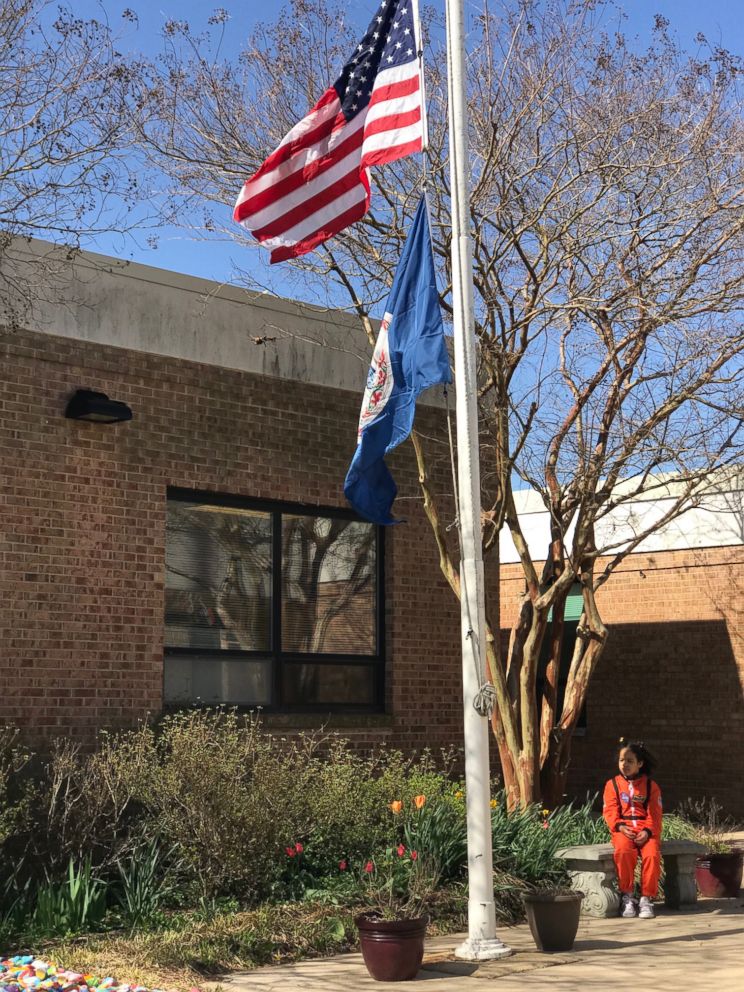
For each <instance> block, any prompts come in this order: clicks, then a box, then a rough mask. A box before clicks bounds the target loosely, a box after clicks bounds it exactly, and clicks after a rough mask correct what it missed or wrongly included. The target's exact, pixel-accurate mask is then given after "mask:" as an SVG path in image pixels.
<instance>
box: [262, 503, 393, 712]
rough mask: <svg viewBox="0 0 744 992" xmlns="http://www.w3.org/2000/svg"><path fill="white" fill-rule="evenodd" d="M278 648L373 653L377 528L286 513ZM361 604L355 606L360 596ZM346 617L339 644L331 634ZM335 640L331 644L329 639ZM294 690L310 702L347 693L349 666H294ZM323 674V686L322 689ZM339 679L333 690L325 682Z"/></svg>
mask: <svg viewBox="0 0 744 992" xmlns="http://www.w3.org/2000/svg"><path fill="white" fill-rule="evenodd" d="M282 562H283V567H284V574H283V602H282V636H283V644H282V647H283V649H284V650H285V651H290V652H297V653H303V654H304V653H309V654H314V653H321V652H329V653H330V652H331V650H332V648H334V647H335V649H336V653H348V654H353V653H355V652H359V653H361V654H371V653H373V652H374V650H375V647H376V645H375V642H374V639H375V610H374V597H373V595H371V593H372V592H373V582H374V576H375V531H374V527H372V526H370V525H369V524H360V523H359V522H357V521H352V520H342V519H338V518H328V517H309V516H285V517H284V518H283V529H282ZM360 599H361V601H362V604H363V605H362V608H361V609H358V607H359V601H360ZM341 618H343V619H345V620H346V624H345V625H344V627H345V629H344V631H343V634H342V636H343V638H344V640H343V643H342V644H341V645H340V646H339V645H337V644H336V643H335V642H336V641H337V638H336V637H333V638H331V636H330V635H331V633H332V629H333V624H334V621H337V620H338V619H341ZM331 641H332V642H333V643H329V642H331ZM291 672H292V675H291V677H292V680H293V683H294V691H293V695H295V696H296V698H298V699H299V700H301V701H306V702H313V701H314V700H317V699H318V698H319V697H321V696H328V695H329V691H330V695H331V696H338V697H339V698H345V697H346V696H347V692H346V691H345V688H344V682H345V680H346V679H347V678H348V674H349V673H348V668H347V666H338V668H337V669H334V668H333V666H329V665H324V666H323V667H322V672H321V669H320V668H318V667H317V666H315V665H308V664H305V665H293V666H292V667H291ZM321 675H322V677H323V679H324V682H325V685H324V686H323V687H322V688H321V686H320V679H321ZM334 677H335V678H336V679H338V680H341V684H340V685H339V686H338V687H336V692H334V691H333V688H332V687H331V686H329V685H328V684H327V683H328V682H329V681H331V680H333V679H334Z"/></svg>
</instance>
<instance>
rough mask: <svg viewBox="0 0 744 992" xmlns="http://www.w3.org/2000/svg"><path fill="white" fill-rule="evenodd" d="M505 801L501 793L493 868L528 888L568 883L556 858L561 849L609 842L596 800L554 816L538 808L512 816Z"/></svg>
mask: <svg viewBox="0 0 744 992" xmlns="http://www.w3.org/2000/svg"><path fill="white" fill-rule="evenodd" d="M505 800H506V797H505V794H504V793H501V794H500V795H499V796H498V798H497V800H496V805H495V808H494V810H493V813H492V816H491V823H492V828H493V851H494V866H495V867H496V868H497V870H498V871H500V872H502V873H504V874H505V875H507V876H511V877H515V878H517V879H519V880H520V881H521V882H523V883H525V884H527V885H529V886H535V887H537V886H540V885H543V886H544V885H563V884H565V883H566V881H567V875H566V870H565V866H564V864H563V862H562V861H561V860H560V859H559V858H556V856H555V852H556V851H557V850H559V849H560V848H562V847H570V846H572V845H574V844H598V843H605V842H607V841H608V840H609V833H608V831H607V827H606V825H605V823H604V821H603V820H601V819H599V818H598V817H597V816H596V814H594V813H593V805H594V799H587V800H586V802H585V803H583V804H582V805H581V806H574V805H573V804H569V805H567V806H561V807H559V808H558V809H556V810H553V811H552V812H548V811H545V810H542V809H541V808H540V806H539V804H535V805H533V806H528V807H527V808H526V809H518V810H513V811H512V812H509V811H508V810H507V808H506V801H505Z"/></svg>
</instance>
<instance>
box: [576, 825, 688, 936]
mask: <svg viewBox="0 0 744 992" xmlns="http://www.w3.org/2000/svg"><path fill="white" fill-rule="evenodd" d="M704 850H705V848H704V847H703V846H702V844H696V843H695V842H694V841H691V840H665V841H662V843H661V854H662V857H663V858H664V872H665V878H664V901H665V903H666V905H667V906H668V907H669V908H670V909H679V908H680V906H689V905H694V903H695V902H697V887H696V885H695V858H696V857H697V855H698V854H702V853H703V852H704ZM556 853H557V857H559V858H562V859H563V860H564V861H565V863H566V869H567V871H568V874H569V877H570V879H571V888H572V889H574V890H575V891H578V892H583V893H584V901H583V903H582V906H581V911H582V912H583V913H585V914H586V915H587V916H598V917H602V918H604V917H608V916H617V914H618V912H619V909H620V894H619V892H618V890H617V876H616V873H615V862H614V861H613V858H612V844H584V845H582V846H578V847H564V848H563V849H562V850H560V851H557V852H556Z"/></svg>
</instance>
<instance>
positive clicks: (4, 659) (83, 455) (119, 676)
mask: <svg viewBox="0 0 744 992" xmlns="http://www.w3.org/2000/svg"><path fill="white" fill-rule="evenodd" d="M251 346H252V345H251ZM0 352H1V354H2V358H1V361H2V365H1V371H0V378H1V379H2V386H1V389H0V464H2V471H3V485H2V492H1V494H0V501H1V503H0V507H1V512H0V583H2V587H1V591H2V596H1V597H0V645H1V648H0V686H1V688H2V692H0V719H1V720H6V721H12V722H14V723H18V724H20V726H21V727H22V728H23V729H24V732H25V734H26V737H27V739H29V740H31V741H33V742H35V743H37V744H40V743H43V741H44V740H45V739H47V738H49V737H51V736H54V735H57V734H61V733H64V734H69V735H71V736H73V737H75V738H78V739H80V740H83V741H90V740H91V739H92V737H93V734H94V732H95V730H96V728H99V727H107V728H116V727H126V726H129V725H132V724H134V723H135V722H136V721H137V720H138V719H141V718H145V717H147V716H148V714H154V713H158V712H159V711H160V709H161V704H162V681H163V672H162V656H163V610H164V552H165V547H164V542H165V510H166V489H167V487H168V486H179V487H185V488H191V489H195V490H210V491H215V492H222V493H228V494H232V495H243V496H247V497H254V498H264V499H277V500H286V501H289V502H296V503H302V504H311V505H312V504H320V505H328V506H346V505H347V504H346V502H345V500H344V497H343V488H342V487H343V479H344V476H345V473H346V469H347V467H348V462H349V459H350V457H351V454H352V452H353V448H354V443H355V429H356V422H357V418H358V412H359V402H360V397H359V396H358V395H353V394H351V393H349V392H344V391H341V390H333V389H324V390H319V389H318V387H315V386H307V385H303V384H300V383H295V382H289V381H283V380H278V379H272V378H268V377H262V376H258V375H252V374H249V373H241V372H235V371H229V370H223V369H218V368H214V367H209V366H203V365H197V364H195V363H189V362H183V361H177V360H173V359H166V358H158V357H153V356H148V355H143V354H139V353H136V352H132V351H126V350H123V349H116V348H108V347H103V346H99V345H92V344H88V343H82V342H75V341H70V340H66V339H62V338H57V337H52V336H47V335H32V334H15V335H6V336H5V337H4V338H2V339H1V340H0ZM79 387H88V388H94V389H97V390H101V391H103V392H106V393H108V394H109V395H110V396H111V397H113V398H115V399H117V400H123V401H125V402H126V403H128V404H130V406H131V407H132V409H133V411H134V419H133V421H132V422H131V423H125V424H119V425H115V426H104V425H100V424H99V425H95V424H90V423H79V422H74V421H70V420H66V419H65V418H64V416H63V413H64V408H65V403H66V399H67V398H68V397H69V395H70V394H71V393H72V392H74V390H75V389H77V388H79ZM436 417H437V415H436V414H433V413H432V412H431V411H426V410H421V411H420V418H419V419H420V423H421V424H422V426H423V427H424V428H425V429H427V430H429V431H431V430H432V429H433V425H434V420H435V419H436ZM445 454H446V451H445ZM441 464H442V472H441V473H440V476H441V477H440V478H439V479H438V477H437V474H436V471H435V484H437V485H438V486H441V485H446V484H447V482H448V475H447V474H446V472H448V468H447V461H446V458H443V459H441ZM391 466H392V469H393V472H394V475H395V477H396V480H397V482H398V485H399V489H400V497H399V502H398V504H397V512H398V513H399V514H400V515H403V516H405V517H406V518H407V520H408V523H407V524H406V525H405V526H401V527H397V528H391V529H389V530H388V532H387V534H386V538H387V546H386V556H387V576H388V584H387V618H386V624H387V655H388V665H387V678H386V683H387V706H388V710H389V712H390V714H392V719H391V718H389V717H388V718H385V717H382V718H381V719H374V718H370V719H368V720H366V721H365V720H361V721H356V722H357V723H361V726H360V727H358V728H357V729H355V730H354V733H353V736H354V738H355V739H357V740H358V741H359V742H360V745H361V744H364V743H365V742H371V741H379V740H382V739H386V740H390V741H392V742H393V743H395V744H400V745H405V746H407V747H408V746H410V747H416V748H422V747H424V746H426V745H429V744H431V745H433V746H435V747H436V746H438V745H439V744H446V743H449V742H451V741H458V742H459V740H460V729H459V728H460V724H461V720H460V716H459V713H460V710H459V707H457V706H455V707H452V705H451V701H452V699H453V698H457V693H458V691H459V685H460V681H459V680H460V668H459V661H458V657H457V651H458V644H459V626H458V625H459V610H458V609H457V605H456V603H455V602H454V599H453V597H452V595H451V593H450V592H449V589H448V588H446V587H445V584H444V581H443V580H442V579H441V577H440V573H439V568H438V559H437V555H436V551H435V548H434V545H433V541H432V539H431V537H430V534H429V530H428V524H427V523H426V521H425V519H424V517H423V514H422V512H421V510H420V502H419V500H418V499H417V498H415V497H416V496H417V488H418V487H417V474H416V468H415V462H414V459H413V457H412V451H411V448H410V445H404V446H402V448H401V449H400V450H399V451H398V452H396V453H395V455H394V457H393V459H392V460H391ZM442 480H443V481H442ZM412 497H414V498H412ZM423 577H425V581H424V580H423ZM443 708H445V709H446V714H445V715H443V714H442V709H443ZM339 722H340V723H342V724H343V723H348V721H343V720H341V721H339Z"/></svg>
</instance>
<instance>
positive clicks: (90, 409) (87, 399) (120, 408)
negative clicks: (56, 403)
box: [65, 389, 132, 424]
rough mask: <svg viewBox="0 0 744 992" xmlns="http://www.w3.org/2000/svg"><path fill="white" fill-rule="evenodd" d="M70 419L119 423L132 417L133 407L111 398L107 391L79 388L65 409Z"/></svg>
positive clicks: (99, 422)
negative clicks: (97, 391)
mask: <svg viewBox="0 0 744 992" xmlns="http://www.w3.org/2000/svg"><path fill="white" fill-rule="evenodd" d="M65 416H66V417H69V419H70V420H92V421H94V422H95V423H97V424H118V423H119V422H120V421H122V420H131V419H132V410H131V407H128V406H127V404H126V403H122V402H120V401H119V400H110V399H109V398H108V396H107V395H106V394H105V393H95V392H93V390H92V389H78V391H77V392H76V393H75V395H74V396H72V397H71V398H70V401H69V403H68V404H67V409H66V410H65Z"/></svg>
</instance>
